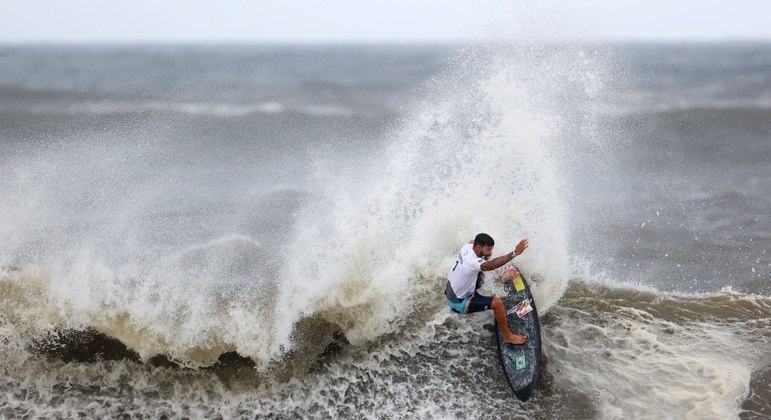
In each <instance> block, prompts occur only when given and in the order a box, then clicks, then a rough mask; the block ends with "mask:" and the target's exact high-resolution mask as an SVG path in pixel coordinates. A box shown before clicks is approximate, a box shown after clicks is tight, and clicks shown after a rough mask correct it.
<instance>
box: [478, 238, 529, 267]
mask: <svg viewBox="0 0 771 420" xmlns="http://www.w3.org/2000/svg"><path fill="white" fill-rule="evenodd" d="M527 246H528V242H527V239H523V240H521V241H519V244H517V247H516V248H514V251H511V252H509V253H508V254H506V255H501V256H500V257H496V258H494V259H492V260H490V261H485V262H483V263H482V264H481V265H480V267H479V268H481V269H482V271H492V270H495V269H496V268H500V267H503V266H504V265H506V264H508V263H510V262H511V260H513V259H514V257H516V256H517V255H519V254H521V253H523V252H525V250H526V249H527Z"/></svg>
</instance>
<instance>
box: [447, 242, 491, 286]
mask: <svg viewBox="0 0 771 420" xmlns="http://www.w3.org/2000/svg"><path fill="white" fill-rule="evenodd" d="M484 261H485V259H484V258H482V257H478V256H477V254H476V253H475V252H474V245H473V244H466V245H463V248H461V249H460V252H459V253H458V258H456V259H455V262H454V263H453V264H452V269H451V270H450V274H449V275H448V276H447V278H448V279H449V280H450V286H452V291H453V292H454V293H455V296H457V297H458V298H459V299H464V298H465V297H466V296H469V295H471V293H472V292H473V291H474V288H475V287H476V284H477V276H479V272H480V271H482V268H481V265H482V263H483V262H484Z"/></svg>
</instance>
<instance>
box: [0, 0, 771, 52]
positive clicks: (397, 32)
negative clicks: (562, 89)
mask: <svg viewBox="0 0 771 420" xmlns="http://www.w3.org/2000/svg"><path fill="white" fill-rule="evenodd" d="M544 39H547V40H554V39H559V40H643V41H645V40H648V41H650V40H656V41H658V40H688V41H721V40H768V41H771V0H732V1H731V0H698V1H691V0H681V1H677V0H670V1H667V0H646V1H623V0H615V1H613V0H573V1H568V0H563V1H556V0H530V1H520V0H387V1H386V0H382V1H380V0H377V1H374V0H371V1H368V0H318V1H311V0H274V1H267V0H251V1H248V0H220V1H215V0H165V1H164V0H0V42H2V43H9V42H10V43H17V42H121V43H123V42H282V43H283V42H303V43H307V42H354V43H355V42H365V43H370V42H413V41H415V42H436V41H464V40H526V41H535V40H544Z"/></svg>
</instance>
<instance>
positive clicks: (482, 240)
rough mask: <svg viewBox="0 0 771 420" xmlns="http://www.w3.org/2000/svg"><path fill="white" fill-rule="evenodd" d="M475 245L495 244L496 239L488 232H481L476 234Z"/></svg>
mask: <svg viewBox="0 0 771 420" xmlns="http://www.w3.org/2000/svg"><path fill="white" fill-rule="evenodd" d="M474 245H482V246H494V245H495V241H494V240H493V237H492V236H490V235H488V234H486V233H480V234H479V235H477V236H476V238H474Z"/></svg>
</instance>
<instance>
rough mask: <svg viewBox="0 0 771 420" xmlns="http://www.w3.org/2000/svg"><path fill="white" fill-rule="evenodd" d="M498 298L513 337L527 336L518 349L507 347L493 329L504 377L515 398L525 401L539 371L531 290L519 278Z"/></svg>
mask: <svg viewBox="0 0 771 420" xmlns="http://www.w3.org/2000/svg"><path fill="white" fill-rule="evenodd" d="M504 288H505V292H504V296H501V300H503V305H504V306H505V307H506V319H507V321H508V323H509V329H510V330H511V332H513V333H514V334H523V335H526V336H527V343H525V344H523V345H520V346H513V345H511V344H506V343H505V342H504V341H503V337H502V336H501V333H500V331H498V328H497V325H496V329H495V330H496V334H495V336H496V338H497V341H498V355H499V356H500V359H501V366H502V367H503V374H504V375H505V376H506V381H507V382H508V383H509V386H510V387H511V390H512V391H514V395H516V396H517V398H519V399H520V400H521V401H527V399H528V398H530V394H531V393H532V392H533V388H535V384H536V383H537V382H538V374H539V372H540V370H541V326H540V324H539V322H538V311H537V310H536V308H535V300H534V299H533V295H532V294H531V293H530V287H529V286H528V284H527V281H526V280H525V278H524V277H523V276H522V274H521V273H520V275H518V276H517V277H515V278H513V279H512V280H511V281H507V282H506V283H505V285H504Z"/></svg>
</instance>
